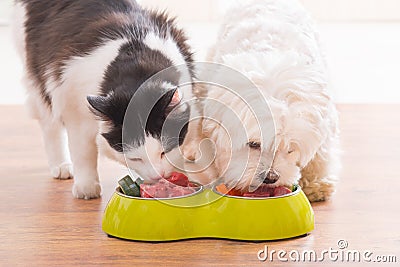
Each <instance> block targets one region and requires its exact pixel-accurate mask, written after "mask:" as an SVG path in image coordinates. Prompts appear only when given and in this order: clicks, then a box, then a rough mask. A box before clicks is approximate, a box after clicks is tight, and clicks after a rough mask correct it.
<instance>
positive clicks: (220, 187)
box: [215, 184, 229, 195]
mask: <svg viewBox="0 0 400 267" xmlns="http://www.w3.org/2000/svg"><path fill="white" fill-rule="evenodd" d="M215 189H217V191H218V192H220V193H221V194H224V195H226V194H227V193H228V192H229V190H228V188H226V185H225V184H219V185H217V186H216V187H215Z"/></svg>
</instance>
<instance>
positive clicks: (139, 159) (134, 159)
mask: <svg viewBox="0 0 400 267" xmlns="http://www.w3.org/2000/svg"><path fill="white" fill-rule="evenodd" d="M129 160H130V161H136V162H139V161H143V160H142V159H141V158H129Z"/></svg>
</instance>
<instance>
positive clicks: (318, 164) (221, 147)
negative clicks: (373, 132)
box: [203, 0, 339, 201]
mask: <svg viewBox="0 0 400 267" xmlns="http://www.w3.org/2000/svg"><path fill="white" fill-rule="evenodd" d="M208 59H209V61H212V62H217V63H221V64H224V65H227V66H229V67H231V68H234V69H236V70H238V71H239V72H241V73H243V74H244V75H246V76H247V77H248V78H249V79H251V81H252V82H253V83H254V84H255V85H256V86H257V87H258V88H259V90H260V91H261V94H262V96H263V97H264V98H265V100H266V101H267V102H268V104H269V107H270V109H271V111H272V116H268V112H267V113H266V115H265V116H263V117H257V116H255V115H254V114H252V113H251V109H252V108H265V109H268V106H267V105H265V107H260V106H258V107H257V106H254V105H260V101H259V102H258V103H254V104H253V103H251V102H252V100H251V99H252V97H254V98H255V97H257V94H256V93H254V89H249V88H240V94H241V95H244V96H247V98H248V99H250V101H243V100H241V99H239V98H238V97H237V96H235V95H233V94H232V93H229V92H227V91H224V90H216V89H212V88H209V90H208V98H210V99H216V100H218V101H220V102H221V103H223V105H221V106H219V107H218V106H216V105H214V104H212V103H209V102H208V101H206V102H205V105H204V114H203V115H204V117H205V118H207V117H208V118H212V119H213V120H214V121H213V120H209V119H204V120H203V133H204V134H205V136H206V137H208V138H211V139H212V140H213V141H214V142H215V144H216V147H217V156H216V158H215V167H216V168H217V171H218V173H219V176H222V177H224V179H225V180H226V182H227V183H228V184H231V185H232V184H234V185H236V187H237V188H241V189H250V190H254V188H256V187H257V186H258V185H259V184H260V183H261V182H262V181H263V179H264V177H265V175H266V173H267V172H268V171H269V170H270V168H271V169H272V170H274V171H275V172H276V173H278V174H279V176H280V178H279V180H278V181H277V182H276V183H274V184H272V185H271V186H278V185H290V184H293V183H296V182H298V181H299V179H300V178H301V179H300V181H299V183H300V185H301V186H302V188H303V190H304V192H305V193H306V195H307V196H308V198H309V199H310V200H311V201H320V200H324V199H327V198H329V196H331V194H332V192H333V191H334V185H335V182H336V180H337V171H338V168H339V164H338V163H339V160H338V134H339V131H338V118H337V111H336V109H335V106H334V104H333V103H332V99H331V97H330V96H329V94H328V92H327V87H328V84H327V77H326V67H325V63H324V58H323V56H322V54H321V50H320V46H319V41H318V35H317V33H316V31H315V29H314V26H313V22H312V20H311V19H310V17H309V16H308V14H307V12H306V11H305V10H304V9H303V8H302V7H301V5H300V4H299V3H298V2H297V1H295V0H279V1H276V0H265V1H257V0H256V1H245V2H243V1H241V2H240V3H239V4H235V5H234V6H232V7H231V9H230V10H229V11H228V12H227V15H226V16H225V18H224V20H223V25H222V28H221V29H220V33H219V36H218V40H217V42H216V44H215V45H214V47H213V48H212V49H211V52H210V54H209V58H208ZM252 95H253V96H252ZM228 110H230V111H232V110H234V111H236V116H238V118H239V120H240V121H241V123H242V124H243V126H244V129H245V130H246V135H244V136H243V135H240V134H237V130H236V129H237V127H238V125H237V122H235V120H234V119H231V118H230V117H229V115H227V113H228ZM216 122H219V123H220V124H218V123H216ZM271 122H273V123H274V124H275V134H274V135H269V136H268V135H267V136H266V135H261V130H260V127H261V128H262V127H263V124H270V125H273V124H271ZM260 125H261V126H260ZM230 138H231V140H229V139H230ZM250 141H255V142H259V143H261V148H259V149H257V148H256V149H254V148H251V147H249V146H248V142H250ZM243 161H246V162H247V167H246V169H245V170H244V171H243V170H241V169H240V168H239V167H237V166H240V164H241V163H242V162H243ZM271 161H272V164H269V163H270V162H271Z"/></svg>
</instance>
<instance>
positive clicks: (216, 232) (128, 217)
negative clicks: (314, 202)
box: [102, 187, 314, 241]
mask: <svg viewBox="0 0 400 267" xmlns="http://www.w3.org/2000/svg"><path fill="white" fill-rule="evenodd" d="M102 228H103V231H104V232H105V233H107V234H108V235H110V236H114V237H118V238H123V239H129V240H137V241H171V240H180V239H188V238H205V237H209V238H224V239H235V240H249V241H261V240H276V239H285V238H291V237H296V236H301V235H304V234H307V233H309V232H310V231H312V230H313V229H314V212H313V210H312V208H311V205H310V203H309V201H308V200H307V198H306V196H305V195H304V193H303V191H302V190H301V188H300V187H297V188H296V190H295V191H294V192H292V193H290V194H288V195H284V196H280V197H269V198H245V197H235V196H224V195H222V194H220V193H219V192H216V191H215V189H203V188H200V189H199V190H198V191H197V192H196V193H194V194H191V195H187V196H184V197H179V198H170V199H151V198H150V199H148V198H137V197H130V196H126V195H124V194H122V193H121V192H120V191H119V190H118V189H117V190H116V191H115V192H114V194H113V196H112V198H111V200H110V201H109V203H108V205H107V207H106V209H105V212H104V216H103V223H102Z"/></svg>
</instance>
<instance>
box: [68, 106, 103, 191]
mask: <svg viewBox="0 0 400 267" xmlns="http://www.w3.org/2000/svg"><path fill="white" fill-rule="evenodd" d="M77 102H79V101H77ZM62 114H63V115H62V118H63V121H64V124H65V127H66V129H67V133H68V143H69V150H70V153H71V159H72V163H73V164H74V180H75V181H74V185H73V188H72V193H73V195H74V197H76V198H84V199H91V198H98V197H100V195H101V186H100V183H99V175H98V172H97V155H98V149H97V145H96V137H97V133H98V123H97V121H96V120H95V119H94V117H93V116H92V114H90V113H89V109H88V108H87V105H86V104H85V103H78V104H76V105H74V104H72V105H69V106H68V109H67V110H64V111H63V113H62Z"/></svg>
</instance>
